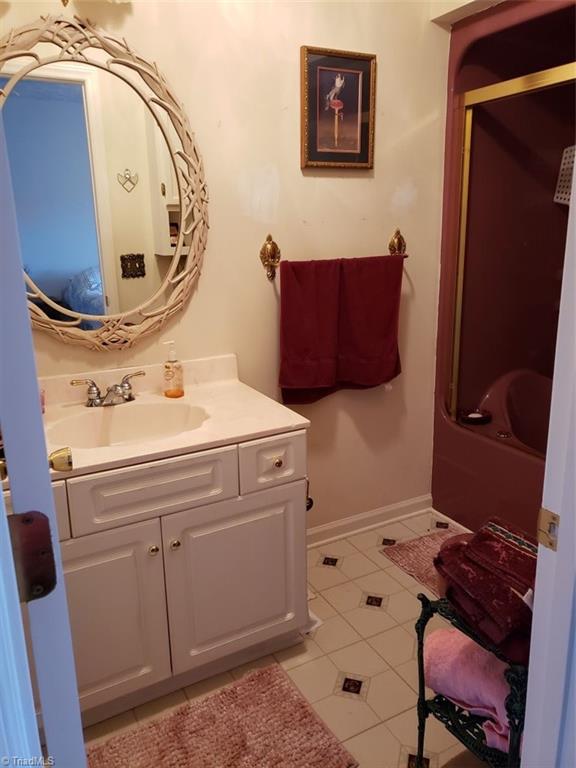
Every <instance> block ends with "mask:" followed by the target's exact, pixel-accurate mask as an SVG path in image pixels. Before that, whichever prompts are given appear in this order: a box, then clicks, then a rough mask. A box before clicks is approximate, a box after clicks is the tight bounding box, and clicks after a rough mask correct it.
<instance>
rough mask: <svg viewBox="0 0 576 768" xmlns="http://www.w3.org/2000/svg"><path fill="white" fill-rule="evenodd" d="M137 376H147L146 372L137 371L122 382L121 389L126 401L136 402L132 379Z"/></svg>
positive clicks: (125, 377) (129, 374) (127, 375)
mask: <svg viewBox="0 0 576 768" xmlns="http://www.w3.org/2000/svg"><path fill="white" fill-rule="evenodd" d="M135 376H146V371H135V372H134V373H128V374H126V376H124V377H123V378H122V381H121V382H120V389H121V390H122V394H123V396H124V400H128V401H130V400H134V395H133V394H132V385H131V384H130V379H133V378H134V377H135Z"/></svg>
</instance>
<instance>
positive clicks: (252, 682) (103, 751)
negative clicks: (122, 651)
mask: <svg viewBox="0 0 576 768" xmlns="http://www.w3.org/2000/svg"><path fill="white" fill-rule="evenodd" d="M88 763H89V766H90V768H357V766H358V764H357V762H356V761H355V760H354V759H353V758H352V757H351V756H350V754H349V753H348V752H347V751H346V750H345V749H344V748H343V747H342V746H341V745H340V744H339V742H338V740H337V739H336V737H335V736H334V735H333V734H332V733H331V732H330V731H329V730H328V728H327V727H326V726H325V725H324V723H323V722H322V720H320V718H319V717H318V716H317V715H316V713H315V712H314V710H313V709H312V707H311V706H310V705H309V704H308V702H307V701H306V699H304V697H303V696H302V694H301V693H300V691H298V690H297V688H295V687H294V685H293V683H292V681H291V680H290V678H289V677H288V675H286V673H285V672H284V670H283V669H282V668H281V667H280V666H278V665H277V664H275V665H272V666H270V667H266V668H264V669H259V670H257V671H255V672H252V673H251V674H249V675H247V676H246V677H243V678H242V679H241V680H239V681H238V682H236V683H233V684H232V685H229V686H227V687H226V688H223V689H222V690H220V691H218V692H216V693H214V694H212V695H211V696H208V697H206V698H205V699H202V700H201V701H198V702H190V703H189V704H186V705H184V706H182V707H179V708H178V709H176V710H174V711H173V712H172V713H171V714H169V715H166V716H165V717H160V718H158V719H156V720H152V721H150V722H147V723H142V725H139V726H135V727H134V728H131V729H130V730H128V731H124V732H123V733H121V734H118V735H117V736H113V737H111V738H110V739H107V740H106V741H105V742H100V743H99V744H95V745H94V746H93V747H90V748H89V749H88Z"/></svg>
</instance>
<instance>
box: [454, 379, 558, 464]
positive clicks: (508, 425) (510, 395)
mask: <svg viewBox="0 0 576 768" xmlns="http://www.w3.org/2000/svg"><path fill="white" fill-rule="evenodd" d="M551 399H552V379H550V378H548V377H547V376H542V374H540V373H537V372H536V371H531V370H529V369H527V368H521V369H518V370H515V371H510V372H509V373H506V374H504V376H501V377H500V378H499V379H497V380H496V381H495V382H494V383H493V384H492V386H491V387H490V388H489V389H488V390H487V391H486V393H485V394H484V396H483V397H482V399H481V400H480V403H479V404H478V410H479V411H488V412H489V413H490V414H492V421H491V422H490V423H489V424H484V425H478V426H474V425H469V424H466V425H462V426H466V427H467V428H469V429H472V430H474V431H475V432H480V433H481V434H484V435H485V436H486V437H491V438H494V439H495V440H500V441H506V443H507V444H508V445H510V446H511V447H514V448H519V449H520V450H524V451H530V452H532V453H535V454H537V455H538V456H542V457H543V456H544V455H545V454H546V442H547V440H548V422H549V420H550V402H551Z"/></svg>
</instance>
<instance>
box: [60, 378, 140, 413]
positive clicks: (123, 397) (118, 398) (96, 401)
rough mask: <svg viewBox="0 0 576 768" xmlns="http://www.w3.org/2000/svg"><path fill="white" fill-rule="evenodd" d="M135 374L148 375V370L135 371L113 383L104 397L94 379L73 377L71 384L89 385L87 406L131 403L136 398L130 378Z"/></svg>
mask: <svg viewBox="0 0 576 768" xmlns="http://www.w3.org/2000/svg"><path fill="white" fill-rule="evenodd" d="M135 376H146V371H136V372H135V373H129V374H127V375H126V376H124V378H123V379H122V381H121V382H120V384H113V385H112V386H111V387H108V389H107V390H106V394H105V395H104V397H102V393H101V392H100V388H99V387H98V385H97V384H96V382H95V381H92V379H72V381H71V382H70V384H71V385H72V386H73V387H80V386H83V385H84V384H85V385H87V386H88V392H87V395H88V396H87V399H86V407H87V408H99V407H100V406H104V405H121V404H122V403H129V402H130V401H131V400H134V392H133V391H132V385H131V384H130V379H133V378H134V377H135Z"/></svg>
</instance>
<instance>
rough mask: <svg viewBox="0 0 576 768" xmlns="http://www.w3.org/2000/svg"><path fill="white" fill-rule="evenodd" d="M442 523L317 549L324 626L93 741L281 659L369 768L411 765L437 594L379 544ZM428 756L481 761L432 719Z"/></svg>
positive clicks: (106, 725)
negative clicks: (423, 608)
mask: <svg viewBox="0 0 576 768" xmlns="http://www.w3.org/2000/svg"><path fill="white" fill-rule="evenodd" d="M436 519H437V517H436V516H435V513H433V512H424V513H422V514H421V515H419V516H417V517H412V518H410V519H407V520H405V521H403V522H401V523H400V522H396V523H391V524H389V525H385V526H382V527H381V528H378V529H376V530H373V531H369V532H367V533H366V532H364V533H359V534H356V535H352V536H349V537H348V538H345V539H341V540H339V541H336V542H333V543H330V544H325V545H321V546H318V547H315V548H313V549H310V550H309V551H308V580H309V596H310V598H311V599H310V601H309V606H310V609H311V611H313V613H315V614H316V616H318V617H319V618H320V619H322V622H323V623H322V625H321V626H320V627H318V628H317V629H316V630H315V631H314V632H312V633H311V634H310V635H308V636H306V637H303V638H302V642H301V643H300V644H298V645H296V646H294V647H292V648H288V649H286V650H284V651H281V652H279V653H276V654H275V656H266V657H264V658H262V659H258V660H257V661H255V662H252V663H250V664H246V665H244V666H242V667H238V668H237V669H234V670H232V671H231V672H226V673H224V674H221V675H217V676H216V677H213V678H210V679H209V680H203V681H202V682H199V683H196V684H195V685H191V686H189V687H188V688H185V689H183V690H180V691H176V692H175V693H172V694H169V695H168V696H163V697H162V698H160V699H156V700H155V701H152V702H150V703H148V704H144V705H143V706H140V707H137V708H136V709H134V710H132V711H129V712H125V713H123V714H121V715H118V716H117V717H113V718H111V719H110V720H106V721H104V722H102V723H98V724H97V725H94V726H91V727H89V728H86V729H85V732H84V733H85V739H86V742H87V743H88V742H91V741H93V740H94V739H99V738H102V737H104V736H109V735H111V734H113V733H116V732H118V731H120V730H122V729H124V728H126V727H129V726H131V725H134V724H135V723H136V722H138V721H143V720H146V719H147V718H150V717H154V716H157V715H158V714H160V713H166V711H167V710H169V709H171V708H172V707H175V706H179V705H180V704H183V703H184V702H185V701H187V700H189V701H192V700H198V699H200V698H202V697H204V696H207V695H208V694H210V693H212V692H214V691H216V690H218V689H219V688H221V687H223V686H225V685H227V684H228V683H231V682H233V680H235V679H238V678H240V677H242V675H244V674H246V672H248V671H250V670H252V669H254V668H255V667H259V666H265V665H267V664H271V663H275V662H277V663H279V664H281V665H282V666H283V667H284V669H285V670H286V671H287V673H288V674H289V675H290V677H291V678H292V680H293V681H294V683H295V684H296V686H297V687H298V688H299V689H300V691H301V692H302V693H303V695H304V696H305V697H306V698H307V699H308V701H309V702H310V703H311V704H312V706H313V707H314V709H315V710H316V712H317V713H318V714H319V715H320V717H321V718H322V719H323V720H324V722H325V723H326V724H327V725H328V727H329V728H330V729H331V730H332V732H333V733H334V734H335V735H336V736H337V738H338V739H340V741H342V742H343V743H344V744H345V746H346V748H347V749H348V750H349V751H350V752H351V754H352V755H353V756H354V757H355V758H356V759H357V760H358V762H359V763H360V768H406V766H407V763H408V756H409V754H410V753H414V752H415V747H416V734H417V720H416V709H415V706H416V699H417V668H416V636H415V632H414V622H415V619H416V617H417V616H418V614H419V606H420V603H419V602H418V600H417V599H416V593H417V592H419V591H421V592H425V593H427V594H429V593H428V592H427V590H426V589H425V588H423V587H422V585H421V584H419V583H418V582H417V581H415V580H414V579H413V578H411V577H410V576H408V575H407V574H406V573H405V572H404V571H402V570H401V569H400V568H398V567H397V566H396V565H394V564H393V563H392V562H391V561H390V560H388V559H387V558H386V557H385V556H384V555H382V554H381V553H380V549H381V542H382V539H383V538H388V539H395V540H397V541H406V540H408V539H411V538H416V537H418V536H421V535H423V534H425V533H427V532H428V531H430V530H435V520H436ZM430 596H432V595H430ZM441 626H446V625H445V622H443V620H442V619H440V618H438V617H434V618H433V619H432V620H431V622H430V624H429V628H430V630H433V629H436V628H438V627H441ZM425 755H426V757H428V758H429V761H430V762H429V766H428V768H442V766H446V767H447V768H448V766H450V768H476V766H479V765H480V763H479V762H478V761H476V759H475V758H474V757H473V756H472V755H470V753H469V752H467V751H466V750H465V749H464V748H463V747H462V745H460V744H459V742H457V741H456V739H454V738H453V737H452V736H451V735H450V734H449V733H448V731H446V730H445V728H444V727H443V726H441V725H440V724H439V723H438V722H437V721H436V720H435V719H434V718H432V717H431V718H429V720H428V723H427V727H426V748H425ZM255 768H257V767H256V766H255Z"/></svg>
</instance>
